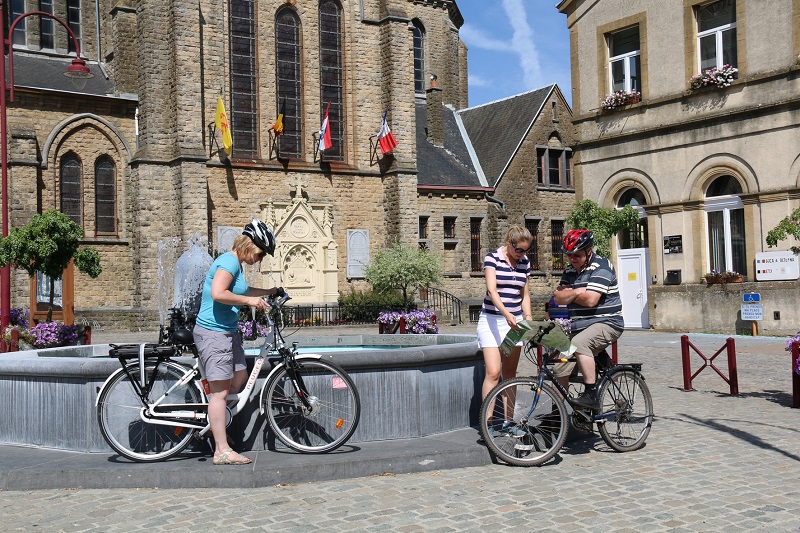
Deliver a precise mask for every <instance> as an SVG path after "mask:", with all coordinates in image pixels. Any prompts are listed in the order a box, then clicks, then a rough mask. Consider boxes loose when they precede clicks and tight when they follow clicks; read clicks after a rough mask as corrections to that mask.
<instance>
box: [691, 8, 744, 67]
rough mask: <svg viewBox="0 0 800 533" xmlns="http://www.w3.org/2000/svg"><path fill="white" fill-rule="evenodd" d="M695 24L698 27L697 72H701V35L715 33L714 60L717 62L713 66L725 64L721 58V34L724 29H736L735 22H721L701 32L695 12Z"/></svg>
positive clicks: (705, 35) (706, 35)
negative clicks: (721, 23)
mask: <svg viewBox="0 0 800 533" xmlns="http://www.w3.org/2000/svg"><path fill="white" fill-rule="evenodd" d="M695 24H696V25H697V28H698V31H697V69H698V72H702V71H703V67H702V61H703V59H702V57H701V56H700V54H701V44H700V41H701V40H702V39H703V37H708V36H709V35H716V36H715V39H714V42H715V43H716V60H717V64H716V65H715V66H716V67H717V68H718V69H720V68H722V66H723V65H724V64H725V63H724V62H723V58H722V34H723V33H725V32H726V31H730V30H734V29H736V22H735V21H734V22H731V23H730V24H723V25H722V26H717V27H716V28H711V29H710V30H705V31H703V32H701V31H700V29H699V27H700V20H699V18H698V17H697V14H695Z"/></svg>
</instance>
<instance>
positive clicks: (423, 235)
mask: <svg viewBox="0 0 800 533" xmlns="http://www.w3.org/2000/svg"><path fill="white" fill-rule="evenodd" d="M429 220H430V217H419V238H420V239H427V238H428V221H429Z"/></svg>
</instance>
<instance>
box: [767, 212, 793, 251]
mask: <svg viewBox="0 0 800 533" xmlns="http://www.w3.org/2000/svg"><path fill="white" fill-rule="evenodd" d="M789 237H794V238H795V239H798V240H800V208H798V209H795V210H794V211H792V214H791V215H789V216H788V217H786V218H784V219H783V220H781V221H780V222H778V225H777V226H775V227H774V228H772V229H771V230H769V231H768V232H767V246H769V247H770V248H772V247H773V246H778V241H782V240H785V239H788V238H789ZM789 249H790V250H791V251H793V252H794V253H795V255H796V254H800V247H797V246H790V247H789Z"/></svg>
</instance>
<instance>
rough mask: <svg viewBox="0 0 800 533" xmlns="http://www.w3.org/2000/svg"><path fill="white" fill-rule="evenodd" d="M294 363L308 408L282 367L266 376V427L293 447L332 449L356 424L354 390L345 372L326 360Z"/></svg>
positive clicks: (357, 404)
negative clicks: (303, 388)
mask: <svg viewBox="0 0 800 533" xmlns="http://www.w3.org/2000/svg"><path fill="white" fill-rule="evenodd" d="M297 366H298V368H299V372H300V376H301V378H302V380H303V384H304V385H305V388H306V390H307V391H308V401H309V402H310V403H311V404H312V409H311V411H309V410H308V409H306V408H305V406H304V404H303V402H302V401H301V400H300V397H299V396H298V395H297V392H296V390H295V387H294V384H293V383H292V379H291V377H290V376H289V373H288V371H287V370H286V368H282V369H281V370H279V371H278V372H277V373H276V374H275V376H274V377H273V378H271V379H270V382H269V383H268V384H267V394H266V395H265V397H264V410H265V411H266V413H267V419H268V421H269V426H270V428H271V429H272V431H273V432H274V433H275V435H276V436H277V437H278V439H280V441H281V442H282V443H284V444H285V445H286V446H288V447H289V448H291V449H293V450H297V451H299V452H307V453H324V452H329V451H332V450H335V449H336V448H338V447H339V446H341V445H342V444H344V443H345V442H347V441H348V439H350V437H351V436H352V435H353V432H354V431H355V430H356V427H357V426H358V421H359V418H360V416H361V399H360V398H359V395H358V390H357V389H356V386H355V384H354V383H353V380H352V379H351V378H350V376H349V375H348V374H347V372H345V371H344V370H343V369H342V368H341V367H340V366H339V365H337V364H335V363H332V362H330V361H323V360H318V359H305V360H298V361H297Z"/></svg>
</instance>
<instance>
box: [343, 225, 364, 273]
mask: <svg viewBox="0 0 800 533" xmlns="http://www.w3.org/2000/svg"><path fill="white" fill-rule="evenodd" d="M368 265H369V230H368V229H349V230H347V277H348V278H351V279H352V278H363V277H364V268H365V267H367V266H368Z"/></svg>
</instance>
